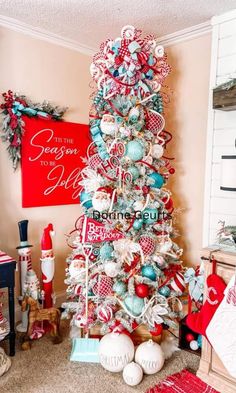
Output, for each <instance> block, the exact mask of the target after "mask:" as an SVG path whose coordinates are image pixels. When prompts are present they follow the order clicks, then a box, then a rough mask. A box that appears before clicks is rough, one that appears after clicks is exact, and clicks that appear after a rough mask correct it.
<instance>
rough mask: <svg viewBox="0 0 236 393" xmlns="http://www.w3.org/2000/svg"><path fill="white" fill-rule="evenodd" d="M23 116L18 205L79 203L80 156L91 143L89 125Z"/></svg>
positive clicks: (83, 155) (81, 163) (81, 162)
mask: <svg viewBox="0 0 236 393" xmlns="http://www.w3.org/2000/svg"><path fill="white" fill-rule="evenodd" d="M23 120H24V122H25V127H24V129H25V132H24V136H23V138H22V151H21V154H22V158H21V169H22V171H21V172H22V206H23V207H34V206H53V205H68V204H76V203H79V193H80V189H81V186H80V185H79V181H80V171H81V169H82V168H83V167H84V166H85V164H84V163H83V161H82V157H86V156H87V147H88V146H89V144H90V143H91V140H90V137H89V127H88V126H87V125H84V124H76V123H68V122H62V121H58V122H57V121H51V120H41V119H37V118H29V117H25V116H24V118H23Z"/></svg>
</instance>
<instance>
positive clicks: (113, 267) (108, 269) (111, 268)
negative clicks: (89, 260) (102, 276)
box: [104, 261, 120, 278]
mask: <svg viewBox="0 0 236 393" xmlns="http://www.w3.org/2000/svg"><path fill="white" fill-rule="evenodd" d="M104 271H105V273H106V275H107V276H108V277H112V278H113V277H116V276H117V274H118V273H119V271H120V265H119V264H118V263H117V262H112V261H111V262H106V263H105V266H104Z"/></svg>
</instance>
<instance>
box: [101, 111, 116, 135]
mask: <svg viewBox="0 0 236 393" xmlns="http://www.w3.org/2000/svg"><path fill="white" fill-rule="evenodd" d="M100 128H101V131H102V132H103V134H106V135H114V134H115V133H116V131H117V129H118V127H117V123H116V119H115V117H114V116H112V115H109V114H108V115H103V116H102V120H101V123H100Z"/></svg>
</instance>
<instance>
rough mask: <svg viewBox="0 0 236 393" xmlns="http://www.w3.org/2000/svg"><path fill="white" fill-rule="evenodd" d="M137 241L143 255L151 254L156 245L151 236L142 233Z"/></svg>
mask: <svg viewBox="0 0 236 393" xmlns="http://www.w3.org/2000/svg"><path fill="white" fill-rule="evenodd" d="M138 242H139V244H140V246H141V249H142V251H143V254H144V255H145V256H147V255H152V254H153V253H154V251H155V248H156V245H155V241H154V239H153V238H152V237H150V236H148V235H142V236H141V237H140V239H139V241H138Z"/></svg>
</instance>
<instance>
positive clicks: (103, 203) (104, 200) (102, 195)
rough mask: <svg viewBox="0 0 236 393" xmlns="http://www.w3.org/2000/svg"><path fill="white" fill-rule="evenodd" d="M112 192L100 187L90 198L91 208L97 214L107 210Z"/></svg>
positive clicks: (109, 189)
mask: <svg viewBox="0 0 236 393" xmlns="http://www.w3.org/2000/svg"><path fill="white" fill-rule="evenodd" d="M112 194H113V190H112V189H111V188H110V187H100V188H98V190H97V191H95V193H94V196H93V198H92V203H93V208H94V209H95V210H97V211H99V212H103V211H106V210H109V208H110V206H111V198H112Z"/></svg>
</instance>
